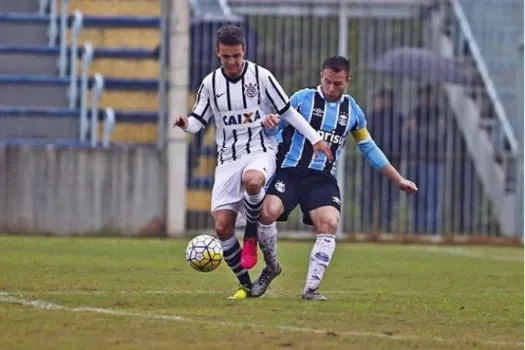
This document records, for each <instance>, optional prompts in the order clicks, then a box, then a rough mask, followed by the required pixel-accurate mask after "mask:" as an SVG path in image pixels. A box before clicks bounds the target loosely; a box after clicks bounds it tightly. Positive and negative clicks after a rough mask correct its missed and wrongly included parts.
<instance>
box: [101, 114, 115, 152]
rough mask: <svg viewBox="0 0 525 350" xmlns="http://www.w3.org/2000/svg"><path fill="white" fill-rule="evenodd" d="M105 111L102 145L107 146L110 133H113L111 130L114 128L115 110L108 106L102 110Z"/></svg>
mask: <svg viewBox="0 0 525 350" xmlns="http://www.w3.org/2000/svg"><path fill="white" fill-rule="evenodd" d="M104 113H105V119H104V128H103V132H104V134H103V135H102V147H104V148H108V147H109V144H110V140H111V134H112V133H113V130H114V129H115V122H116V119H115V111H114V110H113V108H111V107H108V108H106V109H105V110H104Z"/></svg>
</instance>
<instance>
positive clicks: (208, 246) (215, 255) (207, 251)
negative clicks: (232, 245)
mask: <svg viewBox="0 0 525 350" xmlns="http://www.w3.org/2000/svg"><path fill="white" fill-rule="evenodd" d="M186 261H187V262H188V263H189V264H190V266H191V267H193V268H194V269H195V270H197V271H200V272H210V271H213V270H215V269H216V268H217V267H219V265H220V264H221V262H222V245H221V242H219V240H218V239H217V238H215V237H212V236H209V235H199V236H196V237H193V239H192V240H191V241H190V242H189V243H188V246H187V247H186Z"/></svg>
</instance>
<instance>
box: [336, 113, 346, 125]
mask: <svg viewBox="0 0 525 350" xmlns="http://www.w3.org/2000/svg"><path fill="white" fill-rule="evenodd" d="M337 122H338V123H339V125H341V126H345V125H346V123H348V115H347V114H346V113H341V114H339V120H338V121H337Z"/></svg>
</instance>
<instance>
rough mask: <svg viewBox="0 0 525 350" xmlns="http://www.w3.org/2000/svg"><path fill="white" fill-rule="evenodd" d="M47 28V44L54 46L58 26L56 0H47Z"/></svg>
mask: <svg viewBox="0 0 525 350" xmlns="http://www.w3.org/2000/svg"><path fill="white" fill-rule="evenodd" d="M49 1H50V3H49V28H48V36H49V41H48V45H49V46H55V45H56V40H57V36H58V26H57V16H58V13H57V0H49Z"/></svg>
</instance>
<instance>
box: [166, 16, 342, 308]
mask: <svg viewBox="0 0 525 350" xmlns="http://www.w3.org/2000/svg"><path fill="white" fill-rule="evenodd" d="M216 51H217V52H216V53H217V56H218V57H219V60H220V62H221V67H220V68H218V69H216V70H214V71H213V72H211V73H210V74H208V75H207V76H206V77H205V78H204V80H203V81H202V84H201V86H200V88H199V91H198V93H197V101H196V103H195V106H194V108H193V112H192V113H191V114H190V115H189V116H177V117H176V119H175V123H174V124H175V126H178V127H181V128H182V129H183V130H184V131H186V132H189V133H196V132H198V131H200V130H201V129H202V128H204V127H206V126H207V124H208V123H209V121H210V119H211V117H212V116H213V118H214V121H215V125H216V128H217V130H216V143H217V147H218V159H217V168H216V169H215V181H214V185H213V190H212V200H211V202H212V203H211V210H212V214H213V217H214V220H215V231H216V232H217V236H218V237H219V239H220V241H221V243H222V246H223V250H224V259H225V260H226V263H227V264H228V266H229V267H230V268H231V269H232V271H233V272H234V273H235V275H236V276H237V279H238V280H239V282H240V284H241V288H240V289H239V290H238V291H237V293H235V294H234V295H233V296H232V297H230V298H232V299H245V298H247V297H250V296H251V293H250V290H251V287H252V282H251V279H250V276H249V273H248V271H247V269H250V268H252V267H253V266H255V265H256V263H257V224H258V221H259V216H260V211H261V207H262V202H263V199H264V196H265V191H264V185H265V184H266V183H267V182H268V180H269V179H270V177H271V176H272V175H273V173H274V171H275V166H276V163H275V155H276V152H277V141H276V138H275V136H274V135H268V134H267V133H265V132H264V128H263V123H262V122H263V119H264V118H265V117H266V116H267V115H270V114H271V113H274V112H276V113H278V114H279V115H280V116H281V117H282V118H283V119H284V120H286V121H287V122H288V124H290V125H292V126H293V127H294V128H296V129H297V130H298V131H299V132H300V133H301V134H303V135H304V136H305V137H306V139H307V140H308V141H309V142H310V143H311V144H312V147H313V150H314V152H316V153H317V152H322V153H324V154H325V155H326V156H327V157H328V159H329V160H331V159H333V156H332V152H331V150H330V147H329V146H328V144H327V143H326V142H325V141H323V140H322V137H321V136H320V135H319V133H318V132H317V131H316V130H315V129H313V128H312V127H311V126H310V124H309V123H308V122H307V121H306V120H305V119H304V118H303V117H302V116H301V115H300V114H299V113H298V112H297V111H296V110H295V109H294V108H293V107H291V105H290V100H289V98H288V96H287V95H286V93H285V92H284V91H283V89H282V87H281V86H280V84H279V83H278V82H277V80H276V79H275V77H274V76H273V74H272V73H271V72H270V71H269V70H267V69H266V68H263V67H261V66H259V65H257V64H256V63H253V62H250V61H248V60H245V59H244V54H245V52H246V47H245V36H244V33H243V31H242V30H241V29H240V28H239V27H236V26H233V25H225V26H222V27H221V28H220V29H219V30H218V31H217V47H216ZM242 206H244V209H245V214H246V228H245V236H244V244H243V248H242V250H241V246H240V244H239V241H238V240H237V238H236V236H235V234H234V229H235V222H236V218H237V213H238V212H239V210H240V209H241V208H242Z"/></svg>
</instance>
